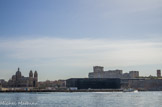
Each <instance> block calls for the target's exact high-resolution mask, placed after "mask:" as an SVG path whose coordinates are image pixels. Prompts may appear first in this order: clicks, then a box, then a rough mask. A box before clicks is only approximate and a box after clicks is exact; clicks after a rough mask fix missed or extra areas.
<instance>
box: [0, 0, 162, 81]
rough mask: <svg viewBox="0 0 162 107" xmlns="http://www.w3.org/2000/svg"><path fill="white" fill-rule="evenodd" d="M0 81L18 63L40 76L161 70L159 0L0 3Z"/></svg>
mask: <svg viewBox="0 0 162 107" xmlns="http://www.w3.org/2000/svg"><path fill="white" fill-rule="evenodd" d="M0 13H1V18H0V23H1V24H0V59H1V60H0V73H1V75H0V79H5V80H8V79H9V78H10V77H11V74H14V73H15V71H16V70H17V68H18V67H20V68H21V71H22V72H23V74H24V75H28V72H29V69H33V70H37V71H38V72H39V80H40V81H42V80H47V79H49V80H57V79H68V78H71V77H88V73H89V72H91V71H92V67H93V66H95V65H102V66H104V67H105V69H122V70H123V71H124V72H128V71H131V70H137V71H139V72H140V75H142V76H149V75H150V74H151V75H156V70H157V69H162V62H161V60H162V42H161V41H162V36H161V35H162V30H161V28H162V20H161V19H162V1H160V0H147V1H146V0H136V1H133V0H132V1H130V0H123V1H122V2H121V1H120V0H116V1H112V0H100V1H97V0H78V1H75V0H68V1H66V0H62V1H59V0H55V1H53V0H49V1H45V0H39V1H38V0H35V1H30V0H29V1H18V0H14V1H9V0H1V1H0Z"/></svg>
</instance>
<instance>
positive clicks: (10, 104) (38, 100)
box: [0, 91, 162, 107]
mask: <svg viewBox="0 0 162 107" xmlns="http://www.w3.org/2000/svg"><path fill="white" fill-rule="evenodd" d="M0 107H162V92H161V91H155V92H154V91H151V92H40V93H38V92H37V93H34V92H32V93H0Z"/></svg>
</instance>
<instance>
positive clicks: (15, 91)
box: [0, 89, 162, 93]
mask: <svg viewBox="0 0 162 107" xmlns="http://www.w3.org/2000/svg"><path fill="white" fill-rule="evenodd" d="M138 91H139V92H144V91H162V90H138ZM21 92H22V93H33V92H34V93H37V92H38V93H39V92H124V91H123V89H115V90H114V89H105V90H100V89H99V90H28V91H26V90H5V91H0V93H21Z"/></svg>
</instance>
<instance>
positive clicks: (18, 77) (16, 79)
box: [8, 68, 38, 87]
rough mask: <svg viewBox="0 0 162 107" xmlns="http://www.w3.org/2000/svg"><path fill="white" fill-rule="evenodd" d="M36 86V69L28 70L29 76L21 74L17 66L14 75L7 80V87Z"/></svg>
mask: <svg viewBox="0 0 162 107" xmlns="http://www.w3.org/2000/svg"><path fill="white" fill-rule="evenodd" d="M37 86H38V73H37V71H35V72H34V76H33V72H32V70H31V71H30V72H29V77H24V76H22V74H21V72H20V69H19V68H18V70H17V72H16V74H15V75H13V76H12V78H11V79H10V80H9V81H8V87H37Z"/></svg>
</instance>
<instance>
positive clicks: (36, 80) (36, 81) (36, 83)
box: [33, 71, 38, 87]
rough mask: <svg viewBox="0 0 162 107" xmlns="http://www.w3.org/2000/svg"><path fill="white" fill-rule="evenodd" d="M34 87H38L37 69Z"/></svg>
mask: <svg viewBox="0 0 162 107" xmlns="http://www.w3.org/2000/svg"><path fill="white" fill-rule="evenodd" d="M33 87H38V73H37V71H35V72H34V81H33Z"/></svg>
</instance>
